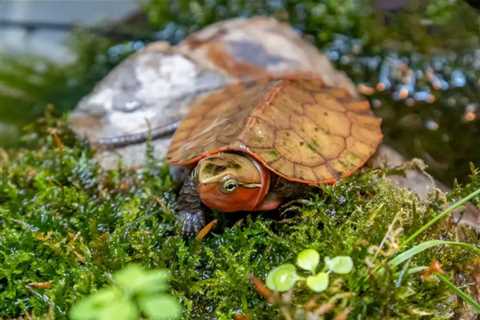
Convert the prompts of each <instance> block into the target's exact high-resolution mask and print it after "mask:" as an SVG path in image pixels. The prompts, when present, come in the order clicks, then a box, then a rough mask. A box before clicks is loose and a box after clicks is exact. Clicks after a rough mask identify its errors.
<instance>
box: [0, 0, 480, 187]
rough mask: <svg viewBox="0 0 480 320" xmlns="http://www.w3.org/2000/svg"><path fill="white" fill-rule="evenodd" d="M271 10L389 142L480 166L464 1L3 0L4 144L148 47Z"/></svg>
mask: <svg viewBox="0 0 480 320" xmlns="http://www.w3.org/2000/svg"><path fill="white" fill-rule="evenodd" d="M253 15H269V16H273V17H275V18H277V19H279V20H281V21H284V22H287V23H289V24H291V25H292V26H293V27H294V28H295V29H297V30H298V31H299V32H301V33H303V34H304V36H305V37H306V39H308V40H309V41H311V42H312V43H314V44H315V45H316V46H317V47H318V48H319V49H320V50H322V51H323V52H325V53H326V54H327V55H328V57H329V58H330V60H331V61H332V63H334V64H335V66H336V67H337V68H339V69H341V70H343V71H345V72H346V73H347V75H348V76H349V77H350V78H352V79H353V81H354V82H355V83H356V84H357V85H358V86H359V89H360V91H361V92H362V93H363V94H365V95H366V96H367V97H368V98H369V99H370V101H371V103H372V105H373V107H374V111H375V112H376V113H377V114H378V115H380V116H381V117H382V118H383V119H384V125H383V130H384V132H385V136H386V137H385V140H386V142H387V143H389V144H390V145H392V146H394V147H395V148H397V149H398V150H399V151H400V152H401V153H403V154H404V155H406V156H407V157H419V158H422V159H424V160H425V161H426V162H427V164H428V165H429V171H430V172H431V173H432V174H433V175H435V176H436V177H437V178H439V179H440V180H442V181H443V182H445V183H446V184H448V185H452V184H453V183H454V181H455V179H459V180H460V181H462V180H464V179H465V178H466V177H467V176H468V175H469V173H470V172H471V166H472V165H476V166H477V167H479V166H480V11H477V9H475V8H474V7H471V6H470V5H469V4H468V3H467V2H465V1H463V0H417V1H413V0H411V1H408V0H303V1H302V0H256V1H254V0H251V1H248V0H191V1H187V0H171V1H168V0H150V1H148V0H144V1H140V2H139V1H134V0H116V1H107V0H105V1H101V0H97V1H94V0H83V1H81V0H69V1H61V0H28V1H27V0H15V1H13V0H11V1H9V0H7V1H5V0H3V1H2V2H0V146H2V147H4V148H16V147H21V146H22V139H21V136H22V128H23V127H25V126H26V125H28V124H29V123H31V122H32V121H35V120H36V119H38V118H39V117H41V116H42V115H43V114H44V112H45V109H46V107H47V106H52V108H53V109H54V110H55V112H56V113H57V114H58V115H59V116H61V115H62V114H65V113H67V112H68V111H70V110H72V109H73V108H74V107H75V105H76V103H77V102H78V100H79V99H80V98H81V97H82V96H83V95H85V94H86V93H88V92H89V90H91V89H92V87H93V86H94V84H95V83H96V82H97V81H99V80H100V79H101V78H102V77H104V76H105V75H106V74H107V73H108V72H109V71H110V70H111V69H112V68H113V67H114V66H115V65H116V64H118V63H119V62H120V61H122V59H124V58H125V57H126V56H128V55H130V54H132V53H133V52H135V51H136V50H139V49H140V48H142V47H143V46H144V45H145V44H146V43H148V42H151V41H156V40H167V41H170V42H172V43H176V42H178V41H180V40H181V39H182V38H184V37H185V36H186V35H187V34H189V33H191V32H193V31H195V30H198V29H200V28H202V27H204V26H206V25H208V24H210V23H213V22H216V21H219V20H223V19H227V18H231V17H238V16H243V17H248V16H253Z"/></svg>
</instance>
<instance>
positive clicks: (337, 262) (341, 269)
mask: <svg viewBox="0 0 480 320" xmlns="http://www.w3.org/2000/svg"><path fill="white" fill-rule="evenodd" d="M325 264H326V265H327V268H328V270H330V271H333V272H335V273H339V274H345V273H349V272H351V271H352V269H353V260H352V258H350V257H349V256H338V257H335V258H333V259H330V258H328V257H327V258H325Z"/></svg>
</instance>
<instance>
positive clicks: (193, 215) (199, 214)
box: [178, 211, 205, 237]
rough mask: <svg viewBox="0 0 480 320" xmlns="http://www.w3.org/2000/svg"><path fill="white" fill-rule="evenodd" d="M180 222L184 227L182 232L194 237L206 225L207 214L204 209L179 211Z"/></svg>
mask: <svg viewBox="0 0 480 320" xmlns="http://www.w3.org/2000/svg"><path fill="white" fill-rule="evenodd" d="M178 222H179V224H180V226H181V228H182V234H183V235H185V236H188V237H192V236H194V235H196V234H197V233H198V232H199V231H200V229H202V227H203V226H204V225H205V214H204V213H203V211H194V212H188V211H182V212H179V213H178Z"/></svg>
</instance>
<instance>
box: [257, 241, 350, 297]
mask: <svg viewBox="0 0 480 320" xmlns="http://www.w3.org/2000/svg"><path fill="white" fill-rule="evenodd" d="M324 263H325V265H324V267H323V268H322V270H320V271H319V272H317V271H318V266H319V264H320V254H319V253H318V252H317V251H316V250H314V249H306V250H303V251H302V252H300V253H299V254H298V256H297V261H296V264H297V266H298V267H300V268H301V269H302V270H303V273H307V275H306V276H302V275H301V274H299V272H298V271H297V268H296V267H295V266H294V265H293V264H291V263H287V264H282V265H280V266H278V267H276V268H275V269H273V270H272V271H270V273H269V274H268V276H267V281H266V284H267V287H268V288H270V289H271V290H274V291H277V292H285V291H288V290H290V289H292V288H293V287H294V286H295V284H296V283H297V281H304V282H305V283H306V285H307V287H308V288H310V290H312V291H314V292H322V291H324V290H326V289H327V288H328V284H329V278H330V273H332V272H333V273H337V274H347V273H349V272H351V271H352V269H353V261H352V258H350V257H348V256H338V257H334V258H329V257H325V259H324Z"/></svg>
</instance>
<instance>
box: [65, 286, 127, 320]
mask: <svg viewBox="0 0 480 320" xmlns="http://www.w3.org/2000/svg"><path fill="white" fill-rule="evenodd" d="M119 297H120V292H118V291H116V290H114V289H111V288H109V289H101V290H98V291H97V292H95V293H94V294H92V295H91V296H88V297H86V298H83V299H82V300H80V301H79V302H78V303H77V304H75V305H74V306H73V307H72V309H71V310H70V318H71V319H72V320H83V319H96V315H97V314H98V312H99V311H100V310H101V309H102V308H104V307H105V306H108V305H110V304H111V303H113V302H114V301H115V300H116V299H118V298H119Z"/></svg>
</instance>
